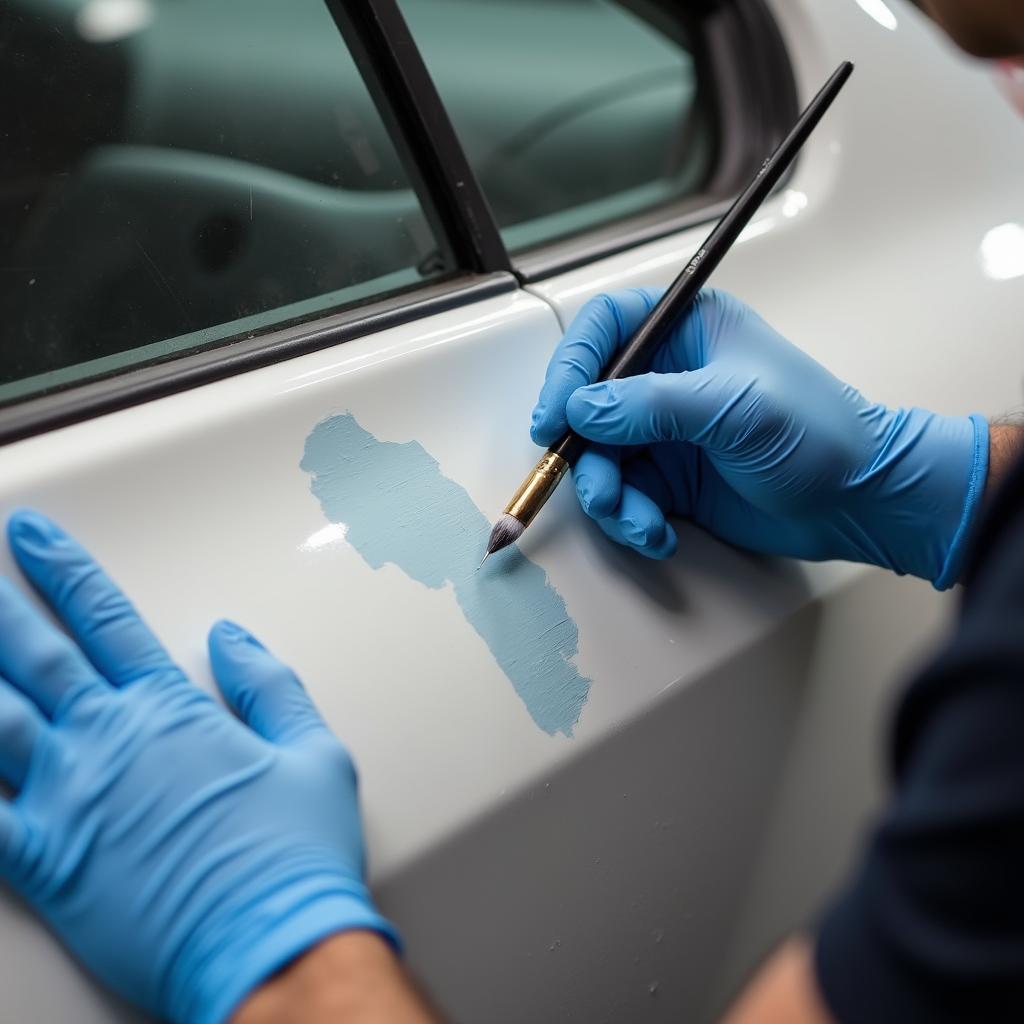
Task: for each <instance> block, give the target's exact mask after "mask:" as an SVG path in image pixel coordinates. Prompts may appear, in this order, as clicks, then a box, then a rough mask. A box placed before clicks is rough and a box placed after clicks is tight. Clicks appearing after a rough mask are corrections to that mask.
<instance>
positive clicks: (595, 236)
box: [514, 0, 800, 284]
mask: <svg viewBox="0 0 1024 1024" xmlns="http://www.w3.org/2000/svg"><path fill="white" fill-rule="evenodd" d="M618 2H619V3H621V4H622V5H623V6H625V7H628V8H629V9H630V10H631V11H632V12H633V13H634V14H636V15H637V16H638V17H640V18H643V19H644V20H645V21H647V22H649V23H650V24H651V25H652V26H653V27H654V28H656V29H657V30H658V31H660V32H662V33H664V34H666V35H668V36H669V37H670V38H676V37H677V35H678V30H679V29H682V28H685V29H687V30H688V31H689V32H690V33H691V34H693V35H694V36H695V37H696V38H697V40H698V42H699V44H700V45H699V46H698V52H697V54H696V57H697V60H698V81H700V79H701V77H702V76H703V77H704V78H705V79H706V80H710V83H711V91H712V96H713V102H714V111H715V118H716V123H717V125H718V126H719V129H720V131H719V137H718V139H717V150H718V152H717V156H716V160H715V165H714V168H713V171H712V174H711V177H710V179H709V181H708V182H707V183H706V185H705V187H704V188H703V189H702V190H701V191H700V192H697V193H694V194H693V195H690V196H686V197H684V198H682V199H680V200H678V201H676V202H672V203H668V204H665V205H662V206H657V207H652V208H651V209H649V210H644V211H641V212H640V213H636V214H632V215H630V216H628V217H625V218H622V219H620V220H615V221H609V222H608V223H606V224H602V225H600V226H599V227H596V228H594V229H592V230H589V231H584V232H580V233H579V234H575V235H571V236H568V237H566V238H563V239H556V240H554V241H552V242H546V243H544V244H542V245H539V246H537V247H536V248H532V249H528V250H525V251H523V252H521V253H518V254H517V255H516V256H515V258H514V263H515V268H516V272H517V273H518V276H519V278H520V280H521V281H522V282H523V283H524V284H535V283H537V282H539V281H543V280H545V279H546V278H550V277H554V276H556V275H558V274H563V273H567V272H568V271H570V270H575V269H578V268H579V267H581V266H584V265H585V264H587V263H590V262H593V261H595V260H599V259H603V258H605V257H608V256H614V255H616V254H618V253H621V252H625V251H626V250H628V249H632V248H634V247H635V246H638V245H643V244H644V243H647V242H653V241H656V240H658V239H660V238H665V237H667V236H669V235H673V234H676V233H677V232H680V231H684V230H686V229H688V228H693V227H697V226H699V225H700V224H705V223H708V222H709V221H712V220H714V219H715V218H716V217H719V216H721V215H722V214H724V213H725V211H726V210H727V209H728V208H729V205H730V204H731V202H732V201H733V199H734V198H735V196H736V193H737V192H738V191H740V190H741V189H742V188H743V187H744V186H745V185H746V184H747V182H748V180H749V178H750V177H751V176H752V175H753V173H754V171H755V170H756V169H757V167H758V166H759V165H760V163H761V162H762V161H763V160H764V158H765V156H766V154H767V153H769V152H770V151H771V150H772V148H773V147H774V146H775V145H777V144H778V143H779V142H780V141H781V140H782V138H783V137H784V136H785V134H786V132H787V131H788V130H789V129H790V128H791V127H792V126H793V122H794V121H795V120H796V118H797V117H798V115H799V113H800V110H799V104H798V96H797V88H796V80H795V78H794V75H793V67H792V62H791V61H790V58H789V53H788V51H787V49H786V45H785V42H784V41H783V38H782V34H781V32H780V31H779V28H778V25H777V24H776V22H775V19H774V17H773V16H772V14H771V12H770V10H769V9H768V6H767V4H766V3H765V2H764V0H704V2H703V3H702V4H697V5H694V6H695V12H693V11H691V13H690V14H688V15H687V14H681V13H680V10H681V8H680V5H679V3H678V0H618ZM722 128H724V129H725V131H724V132H723V131H721V129H722ZM794 166H795V165H794ZM792 174H793V169H792V168H791V169H790V171H789V173H788V174H787V175H786V176H785V177H784V178H783V180H782V181H781V182H780V183H779V186H778V189H782V188H785V186H786V183H787V182H788V181H789V180H790V178H791V176H792Z"/></svg>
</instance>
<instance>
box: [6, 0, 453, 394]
mask: <svg viewBox="0 0 1024 1024" xmlns="http://www.w3.org/2000/svg"><path fill="white" fill-rule="evenodd" d="M0 97H2V101H0V402H2V401H4V400H11V399H12V398H16V397H19V396H21V395H24V394H26V393H31V392H35V391H40V390H45V389H48V388H52V387H55V386H60V385H62V384H67V383H69V382H73V381H76V380H80V379H84V378H87V377H95V376H98V375H102V374H105V373H109V372H114V371H116V370H118V369H121V368H124V367H126V366H130V365H134V364H137V363H139V362H142V361H149V360H154V359H163V358H167V357H168V356H170V355H173V354H175V353H179V352H183V351H188V350H191V349H194V348H196V347H198V346H206V345H211V344H216V343H219V342H222V341H224V340H225V339H228V338H231V337H235V336H248V335H251V334H253V333H256V332H259V331H262V330H266V329H267V328H268V327H269V326H272V325H276V324H279V323H281V322H283V321H290V320H295V319H301V318H305V317H309V316H312V315H314V314H315V313H317V312H319V311H322V310H324V309H327V308H336V307H340V306H345V305H348V304H352V303H355V302H358V301H361V300H365V299H367V298H368V297H374V296H377V295H379V294H381V293H384V292H390V291H392V290H395V289H399V288H402V287H408V286H410V285H412V284H415V283H416V282H419V281H421V280H423V279H424V278H430V277H435V276H437V275H440V274H443V273H445V272H446V271H447V270H449V269H450V267H449V265H448V260H447V257H446V256H445V255H444V254H443V253H442V252H441V250H440V247H439V245H438V242H437V240H436V239H435V237H434V236H433V234H432V232H431V230H430V228H429V227H428V224H427V221H426V219H425V217H424V215H423V213H422V211H421V209H420V207H419V204H418V202H417V199H416V197H415V195H414V193H413V192H412V191H411V190H410V188H409V185H408V181H407V179H406V176H405V173H404V171H403V169H402V167H401V166H400V164H399V161H398V158H397V156H396V154H395V150H394V148H393V147H392V144H391V142H390V140H389V138H388V136H387V134H386V132H385V130H384V128H383V125H382V123H381V121H380V119H379V117H378V115H377V113H376V110H375V108H374V106H373V104H372V102H371V100H370V98H369V96H368V94H367V92H366V89H365V87H364V85H363V83H362V80H361V78H360V77H359V75H358V73H357V71H356V69H355V66H354V64H353V62H352V60H351V58H350V56H349V55H348V52H347V50H346V49H345V47H344V44H343V42H342V40H341V37H340V36H339V34H338V32H337V30H336V29H335V26H334V23H333V21H332V20H331V17H330V15H329V14H328V12H327V9H326V7H325V5H324V3H323V0H2V2H0Z"/></svg>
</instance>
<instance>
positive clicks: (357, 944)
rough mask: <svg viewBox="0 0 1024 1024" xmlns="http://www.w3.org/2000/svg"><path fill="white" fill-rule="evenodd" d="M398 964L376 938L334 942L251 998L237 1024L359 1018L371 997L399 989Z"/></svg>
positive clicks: (354, 934) (359, 935) (353, 935)
mask: <svg viewBox="0 0 1024 1024" xmlns="http://www.w3.org/2000/svg"><path fill="white" fill-rule="evenodd" d="M398 970H399V968H398V958H397V956H396V954H395V951H394V949H393V948H392V946H391V945H390V944H389V943H388V942H387V941H386V940H385V939H384V938H383V937H382V936H380V935H379V934H377V933H376V932H367V931H348V932H344V933H341V934H337V935H332V936H329V937H328V938H326V939H324V940H323V941H322V942H320V943H317V944H316V945H315V946H313V947H312V948H311V949H308V950H306V951H305V952H304V953H302V954H301V955H300V956H298V957H296V958H295V959H294V960H293V961H292V962H291V963H289V964H287V965H285V966H284V967H283V968H282V969H281V970H280V971H278V972H277V973H276V974H274V975H273V976H272V977H270V978H268V979H267V980H266V981H265V982H264V983H263V984H262V985H260V986H259V987H258V988H257V989H256V990H255V991H253V992H252V993H250V994H249V995H248V996H247V997H246V999H245V1000H244V1001H243V1002H242V1003H241V1005H240V1006H239V1007H238V1008H237V1010H236V1011H235V1012H234V1013H233V1014H232V1016H231V1018H230V1022H231V1024H280V1021H283V1020H302V1021H307V1022H310V1024H315V1022H317V1021H320V1020H324V1021H334V1022H337V1021H347V1020H351V1019H353V1018H357V1017H358V1015H359V1012H360V1007H361V1004H363V1003H364V1001H365V999H366V998H367V994H368V993H369V992H372V991H374V990H378V991H379V989H380V988H381V987H383V986H386V985H387V984H389V983H391V984H393V983H394V977H395V975H396V974H397V972H398Z"/></svg>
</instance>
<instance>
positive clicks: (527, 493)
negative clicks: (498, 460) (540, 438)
mask: <svg viewBox="0 0 1024 1024" xmlns="http://www.w3.org/2000/svg"><path fill="white" fill-rule="evenodd" d="M568 472H569V463H568V462H566V461H565V459H563V458H562V456H561V455H556V454H555V453H554V452H548V453H547V454H546V455H545V456H544V458H542V459H541V460H540V462H538V463H537V465H536V467H535V468H534V470H533V472H532V473H531V474H530V475H529V476H528V477H527V478H526V479H525V480H524V481H523V483H522V485H521V486H520V488H519V490H518V491H516V493H515V497H514V498H513V499H512V500H511V501H510V502H509V503H508V506H507V507H506V509H505V514H506V515H510V516H513V517H514V518H516V519H518V520H519V522H521V523H522V524H523V526H524V527H526V526H529V525H530V523H532V522H533V520H534V517H535V516H536V515H537V513H538V512H539V511H540V510H541V509H542V508H543V507H544V503H545V502H546V501H547V500H548V498H550V497H551V495H552V494H554V492H555V488H556V487H557V486H558V485H559V484H560V483H561V481H562V477H563V476H565V474H566V473H568Z"/></svg>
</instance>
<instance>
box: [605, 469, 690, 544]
mask: <svg viewBox="0 0 1024 1024" xmlns="http://www.w3.org/2000/svg"><path fill="white" fill-rule="evenodd" d="M598 525H599V526H600V527H601V529H602V530H603V531H604V532H605V534H606V535H607V536H608V537H610V538H611V539H612V540H614V541H615V542H616V543H618V544H622V545H624V546H625V547H629V548H632V549H633V550H634V551H637V552H639V553H640V554H641V555H644V556H645V557H646V558H653V559H657V560H660V559H665V558H671V557H672V555H674V554H675V553H676V548H677V547H678V543H679V541H678V538H677V536H676V531H675V530H674V529H673V528H672V525H671V524H670V523H669V522H668V521H667V520H666V519H665V514H664V512H662V510H661V509H660V508H659V507H658V506H657V505H656V504H655V503H654V502H653V501H652V500H651V499H650V498H649V497H648V496H647V495H646V494H644V492H643V491H640V490H638V489H637V488H636V487H634V486H633V485H632V484H629V483H625V484H623V487H622V500H621V501H620V502H619V506H618V508H616V509H615V511H614V512H613V513H612V514H611V515H610V516H608V517H607V518H606V519H601V520H600V521H599V523H598Z"/></svg>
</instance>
